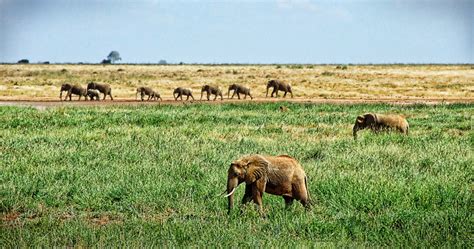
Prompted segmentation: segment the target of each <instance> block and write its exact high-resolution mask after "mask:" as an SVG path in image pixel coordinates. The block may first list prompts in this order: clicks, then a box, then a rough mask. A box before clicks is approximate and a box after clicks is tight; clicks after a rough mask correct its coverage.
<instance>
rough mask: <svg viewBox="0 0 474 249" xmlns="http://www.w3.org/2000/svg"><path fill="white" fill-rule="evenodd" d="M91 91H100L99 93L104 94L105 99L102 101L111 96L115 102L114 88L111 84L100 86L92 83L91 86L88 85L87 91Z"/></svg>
mask: <svg viewBox="0 0 474 249" xmlns="http://www.w3.org/2000/svg"><path fill="white" fill-rule="evenodd" d="M89 89H95V90H99V92H101V93H103V94H104V98H103V99H102V100H105V97H106V96H107V95H109V96H110V99H111V100H114V98H113V97H112V88H111V87H110V85H109V84H99V83H95V82H90V83H89V84H87V90H89Z"/></svg>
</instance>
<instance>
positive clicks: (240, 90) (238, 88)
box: [227, 84, 253, 99]
mask: <svg viewBox="0 0 474 249" xmlns="http://www.w3.org/2000/svg"><path fill="white" fill-rule="evenodd" d="M230 91H234V92H233V94H232V98H231V99H233V98H234V96H235V94H237V98H238V99H240V94H241V93H242V94H244V95H245V96H244V99H246V98H247V95H248V96H250V99H253V97H252V95H251V94H250V88H248V87H245V86H242V85H239V84H232V85H230V86H229V91H227V98H229V96H230Z"/></svg>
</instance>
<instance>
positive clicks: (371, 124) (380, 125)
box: [352, 113, 409, 139]
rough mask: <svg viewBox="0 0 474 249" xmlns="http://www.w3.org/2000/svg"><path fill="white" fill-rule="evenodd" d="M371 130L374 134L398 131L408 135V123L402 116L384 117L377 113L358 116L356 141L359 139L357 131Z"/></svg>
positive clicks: (355, 125)
mask: <svg viewBox="0 0 474 249" xmlns="http://www.w3.org/2000/svg"><path fill="white" fill-rule="evenodd" d="M366 128H369V129H371V130H372V131H374V132H379V131H382V130H392V129H394V130H397V131H399V132H401V133H403V134H405V135H408V128H409V125H408V122H407V120H406V119H405V118H404V117H403V116H400V115H384V114H375V113H366V114H364V115H361V116H358V117H357V119H356V122H355V124H354V127H353V128H352V134H353V136H354V139H357V131H359V130H363V129H366Z"/></svg>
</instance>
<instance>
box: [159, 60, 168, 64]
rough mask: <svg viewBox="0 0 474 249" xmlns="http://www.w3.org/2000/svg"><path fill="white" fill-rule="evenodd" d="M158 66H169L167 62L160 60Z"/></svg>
mask: <svg viewBox="0 0 474 249" xmlns="http://www.w3.org/2000/svg"><path fill="white" fill-rule="evenodd" d="M158 64H160V65H166V64H168V62H166V60H160V61H158Z"/></svg>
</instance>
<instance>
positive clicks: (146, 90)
mask: <svg viewBox="0 0 474 249" xmlns="http://www.w3.org/2000/svg"><path fill="white" fill-rule="evenodd" d="M138 93H140V96H141V100H142V101H143V100H144V99H143V97H144V96H145V95H148V99H147V100H150V99H152V100H153V99H155V100H157V99H161V96H160V94H159V93H157V92H155V91H153V89H151V88H150V87H144V86H141V87H139V88H137V92H136V93H135V100H136V99H137V95H138ZM161 100H162V99H161Z"/></svg>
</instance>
